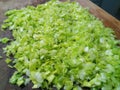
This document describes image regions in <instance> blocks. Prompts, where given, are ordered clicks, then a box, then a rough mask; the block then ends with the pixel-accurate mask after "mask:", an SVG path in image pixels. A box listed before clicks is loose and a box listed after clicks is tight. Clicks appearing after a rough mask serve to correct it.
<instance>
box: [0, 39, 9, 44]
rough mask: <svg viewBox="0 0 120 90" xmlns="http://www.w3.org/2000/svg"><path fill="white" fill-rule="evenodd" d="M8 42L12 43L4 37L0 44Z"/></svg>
mask: <svg viewBox="0 0 120 90" xmlns="http://www.w3.org/2000/svg"><path fill="white" fill-rule="evenodd" d="M8 41H10V39H9V38H7V37H4V38H1V39H0V42H1V43H3V44H6V43H7V42H8Z"/></svg>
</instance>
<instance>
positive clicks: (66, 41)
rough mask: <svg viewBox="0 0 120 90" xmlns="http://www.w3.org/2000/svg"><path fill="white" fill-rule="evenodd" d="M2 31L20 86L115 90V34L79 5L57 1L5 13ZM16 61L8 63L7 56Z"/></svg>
mask: <svg viewBox="0 0 120 90" xmlns="http://www.w3.org/2000/svg"><path fill="white" fill-rule="evenodd" d="M6 15H7V16H8V19H6V20H5V21H4V24H3V26H2V28H3V29H4V28H8V29H9V30H11V31H12V35H13V37H14V39H15V40H14V41H12V42H11V43H10V45H8V46H7V47H6V48H4V51H5V52H6V54H7V56H8V58H7V60H6V62H7V63H9V62H12V63H13V64H12V65H13V67H14V68H15V69H16V71H15V73H14V74H13V76H12V77H11V79H10V82H11V83H12V84H17V85H18V86H20V85H22V84H25V85H26V84H28V83H29V82H30V81H32V83H33V88H39V87H41V88H46V89H49V88H50V87H51V86H53V87H56V88H57V89H58V90H59V89H61V88H64V89H65V90H81V87H89V88H91V89H93V90H99V89H100V90H119V88H120V47H119V46H118V44H120V42H119V41H118V40H116V39H115V35H114V32H113V30H111V29H110V28H106V27H105V26H104V25H103V23H102V22H101V21H100V20H99V19H97V18H96V17H94V16H93V15H91V14H90V13H89V11H88V10H87V9H85V8H83V7H81V6H80V5H79V4H78V3H77V2H71V3H70V2H59V1H56V0H52V1H49V2H47V3H45V4H40V5H38V6H37V7H33V6H28V7H26V8H22V9H20V10H16V9H15V10H10V11H8V12H6ZM11 54H12V55H13V56H14V60H10V59H9V56H10V55H11Z"/></svg>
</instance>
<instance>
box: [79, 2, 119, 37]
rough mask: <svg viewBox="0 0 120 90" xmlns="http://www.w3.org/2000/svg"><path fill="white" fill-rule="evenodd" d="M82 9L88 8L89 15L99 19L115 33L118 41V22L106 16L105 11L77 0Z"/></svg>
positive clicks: (92, 4)
mask: <svg viewBox="0 0 120 90" xmlns="http://www.w3.org/2000/svg"><path fill="white" fill-rule="evenodd" d="M77 1H78V2H79V3H80V5H82V6H83V7H85V8H86V7H87V8H89V11H90V13H91V14H93V15H94V16H96V17H97V18H99V19H100V20H101V21H102V22H103V23H104V25H105V26H106V27H110V28H112V29H113V30H114V31H115V35H116V38H117V39H120V21H119V20H117V19H116V18H114V17H113V16H111V15H110V14H108V13H107V12H106V11H104V10H103V9H101V8H100V7H98V6H97V5H95V4H94V3H92V2H91V1H89V0H77Z"/></svg>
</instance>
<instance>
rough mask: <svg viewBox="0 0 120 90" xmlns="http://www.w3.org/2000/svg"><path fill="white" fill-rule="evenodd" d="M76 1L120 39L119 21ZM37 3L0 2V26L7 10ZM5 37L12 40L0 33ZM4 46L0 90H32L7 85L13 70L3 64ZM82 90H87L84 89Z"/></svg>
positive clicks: (0, 52) (36, 0) (83, 0)
mask: <svg viewBox="0 0 120 90" xmlns="http://www.w3.org/2000/svg"><path fill="white" fill-rule="evenodd" d="M2 1H3V2H2ZM8 1H9V3H8ZM10 1H12V2H10ZM14 1H15V2H14ZM28 1H29V2H28ZM32 1H34V2H32ZM44 1H45V0H42V2H44ZM61 1H65V0H61ZM72 1H73V0H72ZM77 1H78V2H79V3H80V4H81V5H82V6H83V7H87V8H89V10H90V13H91V14H93V15H95V16H96V17H98V18H99V19H100V20H102V22H103V23H104V25H105V26H106V27H110V28H112V29H113V30H114V31H115V34H116V36H117V38H118V39H120V21H119V20H117V19H115V18H114V17H112V16H111V15H110V14H108V13H107V12H105V11H104V10H103V9H101V8H99V7H98V6H97V5H95V4H93V3H92V2H91V1H89V0H77ZM2 3H3V4H2ZM21 3H22V4H21ZM38 3H40V0H0V10H2V8H3V11H1V12H0V24H2V21H3V20H4V19H5V16H4V15H3V14H4V12H5V11H6V10H7V9H12V8H21V7H24V6H26V5H28V4H33V5H37V4H38ZM17 4H19V5H17ZM1 7H2V8H1ZM5 36H7V37H9V38H12V36H11V32H9V31H7V32H1V31H0V37H5ZM5 46H6V45H3V44H0V55H2V56H3V58H2V59H1V60H0V90H32V88H31V87H32V84H29V85H27V86H26V87H18V86H15V85H11V84H9V82H8V80H9V78H10V76H11V75H12V72H13V70H12V69H10V68H8V66H7V65H6V63H5V58H6V56H5V54H3V50H2V48H3V47H5ZM36 90H40V89H36ZM84 90H89V89H84Z"/></svg>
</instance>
